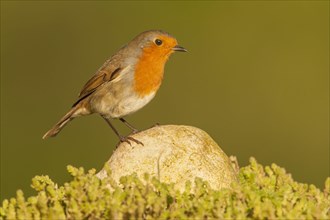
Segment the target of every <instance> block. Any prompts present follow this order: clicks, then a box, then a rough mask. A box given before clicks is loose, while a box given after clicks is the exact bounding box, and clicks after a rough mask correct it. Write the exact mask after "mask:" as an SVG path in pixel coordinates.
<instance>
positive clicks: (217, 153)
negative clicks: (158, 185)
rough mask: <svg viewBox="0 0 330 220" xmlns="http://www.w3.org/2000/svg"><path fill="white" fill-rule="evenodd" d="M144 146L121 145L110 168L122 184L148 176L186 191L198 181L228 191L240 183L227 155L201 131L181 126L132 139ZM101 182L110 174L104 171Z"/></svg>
mask: <svg viewBox="0 0 330 220" xmlns="http://www.w3.org/2000/svg"><path fill="white" fill-rule="evenodd" d="M132 137H134V138H135V139H137V140H139V141H141V142H142V143H143V144H144V145H143V146H142V145H140V144H136V143H134V142H132V143H131V145H130V144H128V143H125V142H124V143H121V144H120V145H119V146H118V148H117V149H116V150H115V151H114V153H113V154H112V156H111V157H110V159H109V161H108V162H107V164H108V165H109V166H110V169H111V175H112V178H113V179H114V180H115V181H116V182H117V183H119V179H120V177H122V176H126V175H130V174H132V173H134V172H135V173H136V174H137V175H138V177H140V179H143V176H144V174H145V173H149V174H150V175H151V176H155V177H157V178H158V179H159V180H160V181H161V182H164V183H174V184H175V188H176V189H178V190H180V191H183V190H184V188H185V183H186V181H188V180H190V181H191V182H192V183H194V180H195V178H196V177H199V178H202V179H203V180H206V181H208V183H209V184H210V186H211V187H212V188H213V189H221V188H229V187H230V184H231V183H232V182H234V181H237V172H236V171H235V170H234V169H233V167H232V165H231V162H230V160H229V158H228V157H227V155H226V154H225V153H224V152H223V151H222V150H221V148H220V147H219V146H218V145H217V143H216V142H215V141H214V140H213V139H212V138H211V137H210V136H209V135H208V134H207V133H206V132H204V131H202V130H201V129H198V128H195V127H191V126H182V125H162V126H155V127H152V128H150V129H148V130H145V131H141V132H139V133H137V134H134V135H132ZM97 175H98V177H99V178H101V179H102V178H104V177H105V176H106V175H107V173H106V171H105V170H101V171H100V172H99V173H98V174H97Z"/></svg>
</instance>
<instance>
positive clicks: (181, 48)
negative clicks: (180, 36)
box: [172, 45, 187, 52]
mask: <svg viewBox="0 0 330 220" xmlns="http://www.w3.org/2000/svg"><path fill="white" fill-rule="evenodd" d="M172 50H174V51H179V52H187V50H186V49H185V48H184V47H181V46H179V45H176V46H174V47H173V48H172Z"/></svg>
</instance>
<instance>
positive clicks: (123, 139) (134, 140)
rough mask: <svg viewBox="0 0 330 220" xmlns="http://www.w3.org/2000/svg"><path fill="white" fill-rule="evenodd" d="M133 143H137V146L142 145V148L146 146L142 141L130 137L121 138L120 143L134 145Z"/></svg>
mask: <svg viewBox="0 0 330 220" xmlns="http://www.w3.org/2000/svg"><path fill="white" fill-rule="evenodd" d="M131 141H133V142H135V143H136V144H141V145H142V146H144V144H143V143H142V142H141V141H139V140H136V139H135V138H133V137H130V136H127V137H120V143H123V142H126V143H128V144H129V145H132V144H131Z"/></svg>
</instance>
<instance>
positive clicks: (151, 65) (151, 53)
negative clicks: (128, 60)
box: [134, 46, 169, 97]
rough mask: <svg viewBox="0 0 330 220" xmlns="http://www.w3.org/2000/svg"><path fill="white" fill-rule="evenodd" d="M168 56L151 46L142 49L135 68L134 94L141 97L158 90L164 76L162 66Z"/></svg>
mask: <svg viewBox="0 0 330 220" xmlns="http://www.w3.org/2000/svg"><path fill="white" fill-rule="evenodd" d="M168 56H169V54H164V52H163V51H162V50H157V48H154V47H153V46H150V47H147V48H144V50H143V53H142V55H141V57H140V60H139V62H138V63H137V64H136V66H135V75H134V79H135V85H134V90H135V91H136V93H137V94H138V95H139V96H140V97H143V96H145V95H149V94H150V93H151V92H155V91H157V90H158V88H159V86H160V84H161V82H162V79H163V75H164V66H165V63H166V61H167V59H168Z"/></svg>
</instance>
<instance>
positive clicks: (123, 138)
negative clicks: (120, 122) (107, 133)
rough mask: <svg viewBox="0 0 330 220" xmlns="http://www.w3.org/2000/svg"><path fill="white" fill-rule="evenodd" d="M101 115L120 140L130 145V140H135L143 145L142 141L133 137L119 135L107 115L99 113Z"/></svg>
mask: <svg viewBox="0 0 330 220" xmlns="http://www.w3.org/2000/svg"><path fill="white" fill-rule="evenodd" d="M101 116H102V118H103V119H104V120H105V121H106V122H107V123H108V125H109V126H110V128H111V129H112V130H113V132H115V134H116V135H117V136H118V138H119V141H120V142H126V143H128V144H129V145H131V142H130V141H133V142H135V143H137V144H141V145H142V146H143V143H142V142H141V141H138V140H136V139H135V138H132V137H129V136H127V137H125V136H122V135H120V134H119V132H118V131H117V129H116V128H115V127H114V126H113V125H112V124H111V122H110V120H109V119H108V118H107V117H105V116H103V115H101Z"/></svg>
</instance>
